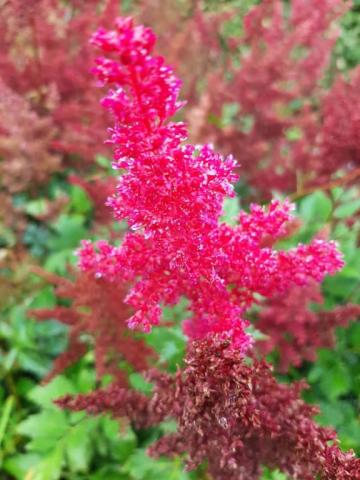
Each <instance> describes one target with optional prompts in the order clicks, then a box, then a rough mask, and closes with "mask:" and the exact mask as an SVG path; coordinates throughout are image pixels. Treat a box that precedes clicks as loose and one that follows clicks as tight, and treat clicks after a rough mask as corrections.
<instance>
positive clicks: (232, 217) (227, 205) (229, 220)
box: [220, 197, 240, 225]
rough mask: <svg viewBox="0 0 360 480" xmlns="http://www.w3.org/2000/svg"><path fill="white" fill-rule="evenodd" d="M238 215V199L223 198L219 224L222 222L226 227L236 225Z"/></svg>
mask: <svg viewBox="0 0 360 480" xmlns="http://www.w3.org/2000/svg"><path fill="white" fill-rule="evenodd" d="M239 214H240V205H239V199H238V198H237V197H234V198H225V200H224V205H223V215H222V217H221V219H220V220H221V222H224V223H226V224H228V225H236V224H237V221H238V218H239Z"/></svg>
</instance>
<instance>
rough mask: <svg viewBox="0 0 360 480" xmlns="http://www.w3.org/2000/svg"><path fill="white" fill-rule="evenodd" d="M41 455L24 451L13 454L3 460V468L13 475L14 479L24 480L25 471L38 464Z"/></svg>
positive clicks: (25, 476)
mask: <svg viewBox="0 0 360 480" xmlns="http://www.w3.org/2000/svg"><path fill="white" fill-rule="evenodd" d="M40 460H41V456H40V455H38V454H35V453H25V454H21V455H14V456H13V457H9V458H8V459H6V460H5V462H4V465H3V468H4V471H5V472H7V473H9V474H10V475H13V476H14V477H15V478H16V480H24V479H26V478H29V477H27V473H28V472H29V471H31V470H33V468H34V467H35V466H36V465H38V464H39V462H40Z"/></svg>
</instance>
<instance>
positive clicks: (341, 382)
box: [320, 361, 351, 400]
mask: <svg viewBox="0 0 360 480" xmlns="http://www.w3.org/2000/svg"><path fill="white" fill-rule="evenodd" d="M320 388H321V390H322V392H323V393H324V395H326V396H327V397H328V398H329V399H330V400H336V399H337V398H338V397H339V396H341V395H344V394H345V393H347V392H348V391H349V390H350V388H351V376H350V374H349V371H348V369H347V368H346V366H345V365H344V364H343V363H341V362H340V361H338V362H336V363H334V364H333V365H332V366H331V367H328V368H326V370H324V372H323V377H322V378H321V380H320Z"/></svg>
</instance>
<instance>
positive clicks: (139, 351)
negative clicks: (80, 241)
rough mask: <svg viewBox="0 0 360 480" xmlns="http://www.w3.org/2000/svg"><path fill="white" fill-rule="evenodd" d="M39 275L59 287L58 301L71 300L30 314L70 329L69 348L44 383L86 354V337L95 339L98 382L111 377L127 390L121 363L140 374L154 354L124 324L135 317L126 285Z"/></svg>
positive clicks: (84, 276) (81, 277) (76, 276)
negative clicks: (125, 301) (132, 316)
mask: <svg viewBox="0 0 360 480" xmlns="http://www.w3.org/2000/svg"><path fill="white" fill-rule="evenodd" d="M36 272H37V273H39V275H40V276H42V277H45V278H46V279H47V280H49V281H50V282H51V283H52V284H53V285H55V286H56V294H57V297H58V298H61V299H67V300H71V305H70V306H69V307H65V306H57V307H55V308H51V309H38V310H32V311H31V312H30V315H31V316H33V317H35V318H36V319H38V320H49V319H56V320H58V321H59V322H61V323H63V324H65V325H67V326H68V327H69V344H68V348H67V350H66V351H65V352H64V353H62V354H61V355H60V356H59V357H58V358H57V359H56V360H55V364H54V366H53V369H52V371H51V372H50V373H49V374H48V376H47V378H46V379H45V381H49V380H51V379H52V378H54V376H56V375H58V374H59V373H61V372H62V371H63V370H64V369H65V368H67V367H68V366H70V365H72V364H73V363H75V362H76V361H77V360H79V359H80V358H81V357H82V356H83V355H84V354H85V353H86V351H87V350H88V346H87V344H86V342H84V339H83V337H84V335H90V336H91V338H92V339H93V342H94V353H95V366H96V372H97V376H98V377H99V378H101V377H102V376H103V375H105V374H110V375H113V376H114V378H116V379H117V382H118V384H120V385H121V386H125V385H127V375H126V373H125V371H123V370H121V369H120V366H119V364H120V362H122V361H126V362H128V363H129V364H130V365H131V366H132V367H133V368H134V369H135V370H137V371H142V370H144V369H146V368H147V366H148V360H149V359H150V358H151V357H152V356H153V355H154V354H153V351H152V350H151V349H150V348H149V347H148V346H147V345H146V344H145V342H143V341H142V340H141V339H137V338H135V337H134V335H132V333H131V332H130V331H129V329H128V328H127V325H126V322H125V321H126V319H127V318H128V317H129V315H131V313H132V311H131V308H130V307H129V306H128V305H126V304H124V302H123V299H124V296H125V294H126V291H127V285H125V284H124V283H122V284H121V283H116V284H115V283H110V282H107V281H106V280H104V279H97V278H94V277H93V276H91V275H89V274H86V273H81V272H80V273H79V272H74V279H73V280H68V279H66V278H63V277H59V276H57V275H53V274H49V273H47V272H44V271H42V270H39V269H36Z"/></svg>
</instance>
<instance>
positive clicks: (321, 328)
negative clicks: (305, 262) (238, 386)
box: [256, 283, 360, 372]
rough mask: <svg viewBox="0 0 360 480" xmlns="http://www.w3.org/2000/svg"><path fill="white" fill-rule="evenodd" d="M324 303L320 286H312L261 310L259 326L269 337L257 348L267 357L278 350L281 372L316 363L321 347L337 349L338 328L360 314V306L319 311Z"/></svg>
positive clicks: (290, 292) (270, 302)
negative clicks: (304, 363) (306, 362)
mask: <svg viewBox="0 0 360 480" xmlns="http://www.w3.org/2000/svg"><path fill="white" fill-rule="evenodd" d="M323 302H324V298H323V296H322V293H321V289H320V287H319V285H318V284H316V283H311V284H309V285H307V286H305V287H303V288H298V287H295V288H292V289H291V290H290V291H289V292H287V293H286V294H283V295H277V296H275V297H274V298H271V299H269V300H268V301H267V302H266V303H265V305H264V306H263V308H262V309H261V311H260V313H259V318H258V321H257V323H256V326H257V328H258V329H259V330H260V331H261V332H263V333H264V334H265V335H266V336H267V338H266V339H264V340H259V341H258V342H257V347H258V348H259V350H260V351H261V352H262V353H263V354H267V353H270V352H271V351H273V350H274V349H277V351H278V353H279V370H280V371H282V372H286V371H287V370H288V369H289V367H290V366H295V367H299V366H300V365H301V364H302V362H303V361H309V362H314V361H315V360H316V352H317V350H318V349H319V348H332V347H333V346H334V344H335V330H336V327H346V326H347V325H348V324H349V323H350V322H351V321H352V320H355V319H356V318H357V317H358V316H359V315H360V305H352V304H348V305H340V306H338V307H336V308H334V309H333V310H324V309H323V308H321V309H320V310H319V307H321V306H322V305H323ZM312 304H315V305H314V307H315V306H316V307H317V310H315V308H312Z"/></svg>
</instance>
